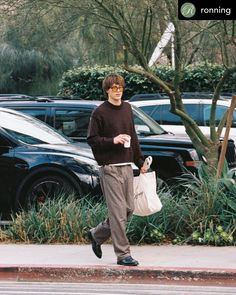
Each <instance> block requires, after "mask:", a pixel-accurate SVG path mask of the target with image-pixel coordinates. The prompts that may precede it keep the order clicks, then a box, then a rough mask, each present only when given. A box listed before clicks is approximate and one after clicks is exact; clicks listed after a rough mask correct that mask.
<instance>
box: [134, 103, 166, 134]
mask: <svg viewBox="0 0 236 295" xmlns="http://www.w3.org/2000/svg"><path fill="white" fill-rule="evenodd" d="M132 109H133V114H134V125H135V130H136V133H137V135H141V136H149V135H160V134H164V133H167V132H166V131H165V130H164V129H163V128H162V127H161V126H160V125H159V124H158V123H157V122H155V121H154V120H153V119H152V118H151V117H149V116H148V115H147V114H145V113H144V112H143V111H142V110H141V109H139V108H137V107H135V106H132Z"/></svg>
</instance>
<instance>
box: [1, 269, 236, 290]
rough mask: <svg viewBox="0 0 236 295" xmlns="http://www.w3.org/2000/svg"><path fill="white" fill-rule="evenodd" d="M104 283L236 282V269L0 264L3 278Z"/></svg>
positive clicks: (233, 284) (228, 283)
mask: <svg viewBox="0 0 236 295" xmlns="http://www.w3.org/2000/svg"><path fill="white" fill-rule="evenodd" d="M3 280H5V281H6V280H11V281H47V282H56V281H58V282H59V281H60V282H61V281H64V282H65V281H66V282H83V283H85V282H88V283H89V282H100V283H110V282H112V283H144V284H145V283H153V284H155V283H163V282H164V281H165V282H169V283H170V282H174V283H181V282H183V283H186V282H188V283H194V282H195V283H201V282H204V283H209V284H210V283H211V282H214V284H219V285H222V284H224V285H225V284H227V285H230V286H236V269H220V270H219V269H207V268H171V267H168V268H166V267H165V268H161V267H159V268H157V267H124V266H91V267H88V266H78V267H71V266H66V265H63V266H58V265H57V266H53V265H42V266H34V265H31V266H30V265H25V266H24V265H21V266H17V265H16V266H14V265H13V266H7V265H6V266H4V265H1V266H0V281H3Z"/></svg>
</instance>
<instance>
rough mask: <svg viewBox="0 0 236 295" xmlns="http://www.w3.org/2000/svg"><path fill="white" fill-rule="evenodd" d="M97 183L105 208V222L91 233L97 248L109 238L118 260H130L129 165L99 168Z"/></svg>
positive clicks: (131, 173)
mask: <svg viewBox="0 0 236 295" xmlns="http://www.w3.org/2000/svg"><path fill="white" fill-rule="evenodd" d="M100 183H101V187H102V191H103V195H104V197H105V200H106V204H107V207H108V218H107V219H106V220H105V221H104V222H102V223H100V224H98V225H97V226H96V227H95V228H93V229H92V230H91V232H92V234H93V237H94V239H95V240H96V242H97V243H98V244H100V245H101V244H103V243H104V242H105V241H106V240H108V239H109V238H110V237H111V238H112V243H113V247H114V251H115V254H116V256H117V259H118V260H119V259H123V258H125V257H127V256H130V245H129V241H128V239H127V236H126V224H127V220H128V217H129V216H131V215H132V213H133V211H134V195H133V169H132V167H131V165H126V166H109V165H105V166H102V167H101V168H100Z"/></svg>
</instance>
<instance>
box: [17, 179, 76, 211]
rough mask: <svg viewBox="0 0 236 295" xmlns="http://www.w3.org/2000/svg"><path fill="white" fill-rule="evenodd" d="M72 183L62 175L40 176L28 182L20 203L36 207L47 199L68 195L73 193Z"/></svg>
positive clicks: (27, 206) (24, 205)
mask: <svg viewBox="0 0 236 295" xmlns="http://www.w3.org/2000/svg"><path fill="white" fill-rule="evenodd" d="M76 193H77V195H78V192H76V190H75V188H74V187H73V185H72V184H71V183H70V182H69V181H68V180H67V179H66V178H64V177H62V176H59V175H48V176H41V177H39V178H37V179H34V181H33V182H32V183H31V184H30V186H29V187H28V188H27V190H26V191H25V194H24V196H23V198H24V199H22V202H23V204H22V202H21V204H22V205H23V207H24V208H26V209H29V208H31V207H35V208H38V207H39V206H40V205H41V204H43V203H44V202H45V201H46V200H47V199H53V198H56V197H60V196H65V197H68V196H69V195H75V194H76Z"/></svg>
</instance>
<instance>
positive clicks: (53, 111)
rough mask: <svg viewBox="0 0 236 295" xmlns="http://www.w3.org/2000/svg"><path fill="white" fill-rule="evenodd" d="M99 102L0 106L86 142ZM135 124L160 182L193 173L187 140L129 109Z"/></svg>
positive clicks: (195, 160) (231, 153)
mask: <svg viewBox="0 0 236 295" xmlns="http://www.w3.org/2000/svg"><path fill="white" fill-rule="evenodd" d="M100 103H101V101H87V100H58V99H56V100H53V99H51V98H50V99H48V98H45V99H42V98H40V100H37V99H35V101H19V100H18V101H13V100H12V101H8V102H6V101H5V102H0V106H1V107H8V108H12V109H15V110H18V111H22V112H24V113H27V114H30V115H32V116H34V117H36V118H38V119H40V120H42V121H44V122H46V123H47V124H49V125H51V126H53V127H54V128H56V129H57V130H59V132H61V133H63V134H65V135H66V136H68V137H70V138H71V139H73V140H74V141H78V142H86V136H87V129H88V124H89V120H90V116H91V113H92V111H93V110H94V109H95V108H96V107H97V106H98V105H99V104H100ZM132 109H133V113H134V123H135V128H136V132H137V134H138V137H139V142H140V146H141V149H142V152H143V154H144V156H152V157H153V163H152V167H151V168H152V169H153V170H155V171H156V172H157V175H158V176H159V177H160V178H162V179H163V180H169V179H173V177H175V176H179V175H181V174H182V173H184V172H186V171H191V172H196V171H197V166H198V165H199V162H200V161H201V160H202V157H201V155H199V154H198V153H197V151H196V150H195V148H194V146H193V144H192V142H191V140H190V139H189V137H183V136H176V135H174V134H170V133H168V132H166V131H165V130H164V129H163V128H161V127H160V125H158V123H156V122H155V121H154V120H153V119H151V118H150V117H149V116H148V115H147V114H145V113H144V112H143V111H142V110H140V109H139V108H136V107H135V106H132ZM227 161H228V164H229V167H230V168H231V167H235V165H236V161H235V150H234V143H233V141H229V146H228V151H227Z"/></svg>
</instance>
